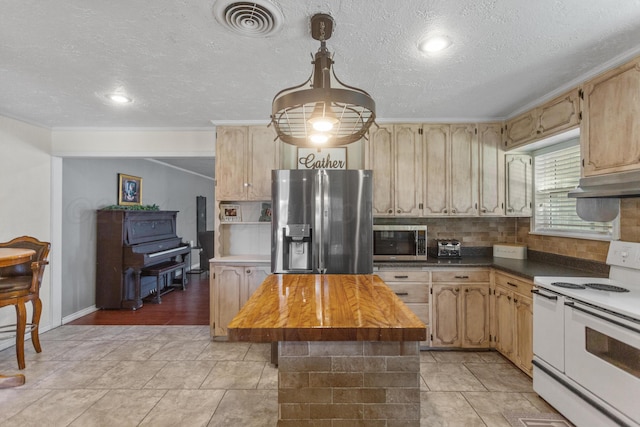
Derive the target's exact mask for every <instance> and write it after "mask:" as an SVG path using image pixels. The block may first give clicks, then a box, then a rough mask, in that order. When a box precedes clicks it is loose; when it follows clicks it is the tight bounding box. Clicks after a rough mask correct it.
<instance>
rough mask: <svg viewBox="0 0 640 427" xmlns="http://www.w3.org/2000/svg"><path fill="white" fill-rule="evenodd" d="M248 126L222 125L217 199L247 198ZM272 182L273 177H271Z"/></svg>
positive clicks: (217, 146)
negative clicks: (246, 160)
mask: <svg viewBox="0 0 640 427" xmlns="http://www.w3.org/2000/svg"><path fill="white" fill-rule="evenodd" d="M246 141H247V128H246V127H220V128H218V131H217V137H216V200H245V199H246V194H247V186H248V182H247V179H246V173H245V170H246V162H245V159H246V157H247V148H246V147H247V144H246ZM269 182H271V179H269Z"/></svg>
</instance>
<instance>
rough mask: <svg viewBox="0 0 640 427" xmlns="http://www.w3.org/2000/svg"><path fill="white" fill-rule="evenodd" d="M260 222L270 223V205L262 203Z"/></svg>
mask: <svg viewBox="0 0 640 427" xmlns="http://www.w3.org/2000/svg"><path fill="white" fill-rule="evenodd" d="M259 221H260V222H271V203H263V204H262V210H261V211H260V219H259Z"/></svg>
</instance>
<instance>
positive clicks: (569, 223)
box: [533, 140, 613, 237]
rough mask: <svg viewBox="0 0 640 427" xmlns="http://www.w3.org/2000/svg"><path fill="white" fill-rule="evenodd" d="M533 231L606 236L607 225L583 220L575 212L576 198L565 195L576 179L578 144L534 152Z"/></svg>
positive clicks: (609, 232) (610, 225)
mask: <svg viewBox="0 0 640 427" xmlns="http://www.w3.org/2000/svg"><path fill="white" fill-rule="evenodd" d="M533 159H534V160H533V166H534V169H533V170H534V185H535V194H534V204H535V211H534V230H535V231H536V232H541V233H549V234H553V233H566V234H585V235H591V236H601V237H607V236H611V235H612V233H613V225H612V223H611V222H589V221H584V220H583V219H582V218H580V217H579V216H578V214H577V213H576V199H574V198H570V197H568V196H567V193H568V192H569V191H571V190H573V189H575V188H576V187H577V185H578V182H579V180H580V145H579V144H578V143H577V140H575V141H573V142H572V143H571V144H570V145H569V146H567V145H566V144H562V145H561V146H556V147H553V148H551V149H546V150H541V151H540V152H537V153H534V156H533Z"/></svg>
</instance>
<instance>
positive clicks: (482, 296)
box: [431, 269, 490, 348]
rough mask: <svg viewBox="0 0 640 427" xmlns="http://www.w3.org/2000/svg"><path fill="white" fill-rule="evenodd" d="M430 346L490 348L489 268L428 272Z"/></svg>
mask: <svg viewBox="0 0 640 427" xmlns="http://www.w3.org/2000/svg"><path fill="white" fill-rule="evenodd" d="M431 280H432V285H431V293H432V297H431V304H432V307H431V308H432V319H431V346H432V347H452V348H456V347H458V348H489V347H490V318H489V316H490V310H489V304H490V286H489V285H490V271H489V270H488V269H473V270H472V269H448V270H446V271H445V270H443V271H433V272H432V278H431Z"/></svg>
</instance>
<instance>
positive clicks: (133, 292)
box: [96, 210, 191, 310]
mask: <svg viewBox="0 0 640 427" xmlns="http://www.w3.org/2000/svg"><path fill="white" fill-rule="evenodd" d="M177 214H178V212H177V211H125V210H99V211H98V212H97V227H98V234H97V238H98V241H97V245H96V307H98V308H109V309H131V310H136V309H138V308H140V307H142V304H143V302H142V300H143V298H145V297H147V296H149V295H150V294H151V293H153V292H155V291H156V283H157V282H156V281H155V280H154V278H153V277H144V276H142V274H141V273H142V271H143V270H144V269H145V268H151V267H153V266H154V265H158V264H162V263H166V262H170V261H185V259H186V260H188V259H189V254H190V252H191V248H190V246H189V244H188V243H183V242H182V239H181V238H180V237H178V236H177V233H176V216H177ZM183 274H184V273H183Z"/></svg>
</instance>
